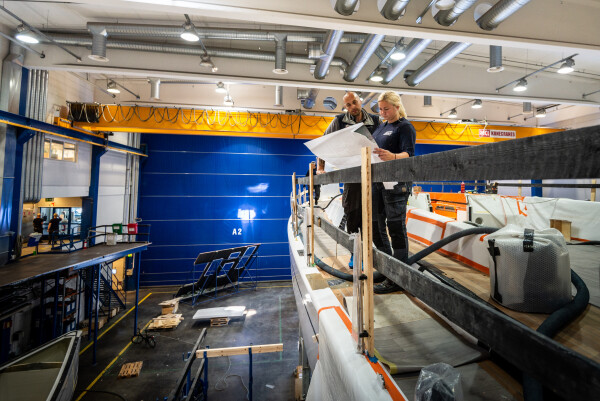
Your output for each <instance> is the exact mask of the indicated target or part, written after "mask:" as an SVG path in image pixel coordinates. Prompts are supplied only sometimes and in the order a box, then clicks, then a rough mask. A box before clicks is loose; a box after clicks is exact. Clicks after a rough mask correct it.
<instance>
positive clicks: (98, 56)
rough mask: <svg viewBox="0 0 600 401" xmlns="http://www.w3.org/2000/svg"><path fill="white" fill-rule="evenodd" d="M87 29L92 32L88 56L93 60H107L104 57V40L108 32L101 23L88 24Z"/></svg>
mask: <svg viewBox="0 0 600 401" xmlns="http://www.w3.org/2000/svg"><path fill="white" fill-rule="evenodd" d="M88 29H89V31H90V32H91V33H92V54H90V55H89V56H88V57H89V58H90V59H92V60H94V61H102V62H107V61H108V58H106V40H107V36H108V33H107V32H106V29H105V28H104V27H103V26H101V25H91V26H90V25H88Z"/></svg>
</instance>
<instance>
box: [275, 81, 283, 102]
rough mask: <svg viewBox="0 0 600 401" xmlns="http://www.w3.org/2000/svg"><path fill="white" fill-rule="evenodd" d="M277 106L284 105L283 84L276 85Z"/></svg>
mask: <svg viewBox="0 0 600 401" xmlns="http://www.w3.org/2000/svg"><path fill="white" fill-rule="evenodd" d="M274 106H275V107H283V86H281V85H276V86H275V104H274Z"/></svg>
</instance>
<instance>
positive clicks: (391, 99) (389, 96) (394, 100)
mask: <svg viewBox="0 0 600 401" xmlns="http://www.w3.org/2000/svg"><path fill="white" fill-rule="evenodd" d="M377 101H378V102H388V103H389V104H391V105H392V106H395V107H398V112H399V113H400V118H406V110H405V109H404V105H403V104H402V100H400V96H398V94H397V93H396V92H392V91H388V92H384V93H382V94H381V95H379V98H378V99H377Z"/></svg>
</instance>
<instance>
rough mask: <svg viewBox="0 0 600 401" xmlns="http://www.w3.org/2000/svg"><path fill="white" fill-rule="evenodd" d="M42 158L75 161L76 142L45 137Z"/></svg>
mask: <svg viewBox="0 0 600 401" xmlns="http://www.w3.org/2000/svg"><path fill="white" fill-rule="evenodd" d="M44 159H52V160H63V161H67V162H76V161H77V144H75V143H69V142H61V141H55V140H53V139H46V140H45V141H44Z"/></svg>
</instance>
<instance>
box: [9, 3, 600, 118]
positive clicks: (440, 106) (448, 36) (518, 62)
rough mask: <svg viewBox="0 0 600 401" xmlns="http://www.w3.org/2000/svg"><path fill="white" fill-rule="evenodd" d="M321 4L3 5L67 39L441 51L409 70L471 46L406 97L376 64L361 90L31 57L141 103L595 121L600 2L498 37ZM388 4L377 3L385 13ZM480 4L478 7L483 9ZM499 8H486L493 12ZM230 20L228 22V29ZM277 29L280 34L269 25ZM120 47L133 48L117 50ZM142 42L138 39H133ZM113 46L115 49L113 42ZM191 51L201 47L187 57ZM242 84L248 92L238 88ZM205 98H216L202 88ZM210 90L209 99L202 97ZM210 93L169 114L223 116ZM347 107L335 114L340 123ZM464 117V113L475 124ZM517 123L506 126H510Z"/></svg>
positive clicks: (470, 26)
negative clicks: (566, 64)
mask: <svg viewBox="0 0 600 401" xmlns="http://www.w3.org/2000/svg"><path fill="white" fill-rule="evenodd" d="M333 1H334V0H330V1H323V0H303V1H301V2H299V1H282V0H220V1H213V2H210V1H192V0H190V1H175V0H173V1H168V0H129V1H118V0H104V1H92V0H79V1H75V2H71V1H61V0H57V1H4V2H3V3H2V4H3V6H4V7H6V8H8V9H9V10H11V11H12V12H14V13H15V14H17V15H18V16H19V17H21V18H22V19H24V20H25V21H27V22H28V23H29V24H32V25H34V26H36V27H37V28H39V29H50V30H60V31H81V34H82V35H86V37H88V38H91V35H90V34H89V33H87V28H86V24H87V23H88V22H111V23H116V22H118V23H127V24H160V25H172V26H179V25H181V24H183V22H184V17H183V14H184V13H187V14H189V15H190V17H191V19H192V21H193V22H194V24H195V25H196V26H198V27H209V28H221V27H227V28H239V29H260V30H269V31H274V30H308V31H320V32H323V31H327V30H329V29H342V30H345V31H346V32H361V33H378V34H385V35H386V40H385V42H384V46H385V47H387V48H388V49H389V48H390V47H391V45H392V44H393V42H394V41H395V40H397V39H399V38H401V37H405V38H406V42H409V41H410V39H411V38H428V39H432V40H433V42H432V43H431V45H430V46H429V47H428V49H427V50H426V51H424V52H423V53H422V54H421V55H420V56H418V57H417V58H416V59H415V60H414V61H413V62H412V63H411V64H410V65H409V66H408V69H416V68H418V67H419V66H420V65H421V64H423V63H424V62H425V61H426V60H428V59H429V58H430V57H431V56H432V55H434V54H435V53H436V52H437V51H438V50H439V49H441V48H442V47H443V46H445V45H446V44H447V43H448V42H449V41H463V42H464V41H469V42H470V43H473V45H472V46H470V47H469V48H468V49H466V50H465V51H464V52H463V53H461V54H460V55H459V56H457V57H456V58H454V59H453V60H452V61H450V62H449V63H448V64H446V65H444V66H443V67H442V68H440V69H439V70H437V71H436V72H435V73H434V74H432V75H431V76H430V77H429V78H427V79H426V80H424V81H423V82H422V83H421V84H420V85H419V86H417V87H410V86H408V85H407V84H406V83H405V82H404V81H403V79H402V74H399V75H398V76H397V77H396V78H395V79H394V80H393V81H392V82H391V83H390V84H389V85H381V84H373V83H370V82H368V81H367V80H366V79H367V77H368V76H369V75H370V74H371V72H372V71H373V70H374V69H375V68H376V67H377V65H378V64H379V61H380V60H379V58H377V56H375V55H373V56H372V57H371V59H370V60H369V62H368V63H367V65H366V66H365V68H364V69H363V70H362V72H361V73H360V75H359V77H358V78H357V79H356V80H355V81H354V82H351V83H350V82H346V81H344V80H343V78H342V76H341V75H340V74H338V69H337V68H334V67H331V68H330V73H329V75H328V76H327V77H326V79H324V80H322V81H319V80H316V79H315V78H314V77H313V76H312V74H311V73H310V71H309V66H308V65H305V64H292V63H288V64H287V69H288V71H289V73H288V74H286V75H276V74H273V73H272V69H273V68H274V65H273V63H272V62H266V61H252V60H238V59H230V58H213V61H214V62H215V64H216V65H217V66H218V67H219V70H218V72H216V73H211V72H210V70H207V69H204V68H202V67H200V66H199V65H198V63H199V57H198V56H191V55H180V54H163V53H148V52H139V51H131V50H115V49H110V48H109V49H108V51H107V56H108V58H109V59H110V61H109V62H108V63H99V62H95V61H92V60H90V59H88V58H87V57H86V56H87V55H88V54H89V53H90V50H89V49H86V48H84V47H76V46H71V47H69V49H70V50H71V51H72V52H74V53H75V54H77V55H79V56H80V57H81V58H82V62H81V63H77V62H76V61H75V59H74V58H73V57H72V56H71V55H69V54H68V53H66V52H64V51H63V50H61V49H59V48H57V47H55V46H51V45H36V46H35V49H36V50H39V51H41V50H43V51H44V53H45V54H46V55H47V57H46V58H44V59H41V58H39V57H38V56H37V55H35V54H33V53H27V56H26V61H25V63H26V65H27V66H29V67H32V68H46V69H50V70H52V69H56V70H70V71H77V72H79V73H91V74H92V75H90V79H92V80H93V79H100V80H101V81H99V84H100V85H102V84H104V82H105V78H116V79H117V80H118V82H120V83H122V84H123V85H125V86H127V87H128V88H130V89H132V91H133V92H136V93H139V94H140V96H141V99H140V100H141V101H142V102H151V100H150V99H149V94H150V88H149V85H148V84H147V83H144V82H143V81H144V80H145V79H146V78H147V77H152V76H156V77H161V78H162V79H163V80H165V79H185V80H199V81H203V82H206V83H210V84H214V83H216V82H217V81H226V82H229V83H231V94H232V96H234V99H235V100H236V107H241V108H253V109H263V110H264V109H270V110H275V108H273V101H274V89H273V86H274V85H276V84H279V85H283V86H284V87H285V88H286V89H285V91H284V94H285V97H284V108H285V109H298V108H300V104H299V101H298V100H297V99H296V88H299V87H300V88H320V89H321V92H320V94H319V97H318V98H317V105H316V106H315V108H314V109H312V110H310V111H312V112H317V113H319V112H322V111H325V109H324V108H323V107H322V106H321V101H322V99H323V98H324V97H325V96H333V97H335V98H337V99H341V97H342V95H343V91H345V90H358V91H363V92H365V93H368V92H372V91H379V92H381V91H385V90H396V91H398V92H400V93H403V94H404V96H403V99H404V102H405V103H406V106H407V109H408V112H409V115H410V116H411V117H413V118H420V119H421V118H422V119H434V118H435V119H439V118H440V117H439V113H441V112H443V111H446V110H449V109H450V108H452V107H455V106H457V105H460V104H462V103H464V102H465V101H467V100H468V99H475V98H481V99H483V100H484V108H483V109H480V110H476V111H475V110H470V107H469V106H468V105H465V106H463V107H460V108H459V118H475V119H488V120H489V121H496V122H498V123H509V124H515V123H516V124H519V125H534V126H535V125H542V124H549V123H553V122H555V121H561V120H559V118H560V119H563V120H565V119H569V118H572V116H579V115H581V114H586V113H589V114H592V113H597V112H598V105H600V92H598V93H596V94H593V95H590V96H587V97H586V98H583V97H582V95H583V94H586V93H590V92H594V91H596V90H600V26H599V25H598V24H597V19H598V17H599V16H600V1H598V0H570V1H569V0H562V1H560V0H532V1H530V2H529V3H528V4H526V5H525V6H524V7H523V8H522V9H520V10H519V11H517V12H516V13H515V14H513V15H512V16H510V17H509V18H508V19H507V20H506V21H504V22H503V23H502V24H501V25H500V26H499V27H498V28H496V29H495V30H493V31H491V32H488V31H484V30H482V29H480V28H479V27H478V26H477V24H476V23H475V22H474V18H473V10H474V9H475V7H472V8H471V9H469V10H468V11H467V12H466V13H464V14H463V15H462V16H461V17H460V18H459V20H458V21H457V22H456V24H454V25H453V26H452V27H443V26H441V25H438V24H437V23H436V22H435V21H434V20H433V18H432V14H431V12H428V13H427V14H426V16H425V18H424V19H423V23H422V24H421V25H419V24H417V23H416V22H415V19H416V17H417V16H418V15H419V14H420V13H421V11H423V9H424V7H425V6H426V4H427V3H428V1H423V0H412V1H411V2H410V3H409V5H408V7H407V9H406V14H405V15H404V16H403V17H401V18H400V19H399V20H398V21H388V20H386V19H384V18H383V17H382V16H381V15H380V14H379V12H378V10H377V4H376V3H377V2H375V1H374V0H371V1H366V0H363V1H362V2H360V3H359V8H358V11H357V12H356V13H355V14H354V15H352V16H349V17H344V16H341V15H339V14H337V13H336V12H335V11H334V10H333V7H332V2H333ZM382 1H383V0H379V2H378V3H379V5H380V6H381V4H382ZM483 2H484V1H482V0H481V1H478V2H477V3H476V5H475V6H479V5H480V4H481V3H483ZM494 2H495V0H493V1H490V3H492V4H493V3H494ZM224 16H227V18H224ZM273 22H276V24H273ZM0 25H1V26H0V28H3V30H4V31H5V32H6V31H10V30H14V28H15V27H16V25H17V22H16V21H15V20H14V19H13V18H12V17H10V16H9V15H7V14H5V13H4V12H2V11H0ZM119 40H125V39H124V38H119ZM137 40H139V39H137ZM146 40H147V41H153V42H157V43H173V44H177V45H185V44H186V43H185V42H184V41H183V40H179V39H177V40H170V41H166V40H164V39H162V38H161V39H160V40H157V39H156V38H147V39H146ZM108 41H109V43H110V41H111V38H110V37H109V38H108ZM204 43H205V45H206V46H207V47H208V48H211V47H220V48H233V49H250V50H261V51H269V52H274V48H275V45H274V43H271V42H256V41H231V40H205V41H204ZM490 44H493V45H501V46H503V62H504V66H505V70H504V71H503V72H501V73H495V74H492V73H488V72H487V71H486V68H487V67H488V64H489V58H488V56H489V45H490ZM191 46H198V45H197V44H196V45H191ZM359 47H360V45H359V44H340V46H339V47H338V51H337V53H336V57H342V58H344V59H346V60H347V61H348V62H349V63H350V62H351V61H352V59H353V58H354V55H355V54H356V52H357V50H358V48H359ZM306 48H307V46H306V44H305V43H288V44H287V53H288V54H298V55H306V54H307V50H306ZM574 53H578V56H576V57H575V62H576V64H575V69H576V71H575V72H574V73H572V74H569V75H560V74H557V73H556V72H555V71H556V68H553V69H550V70H548V71H546V72H541V73H538V74H536V75H534V76H532V77H531V78H528V81H529V89H528V91H527V92H524V93H520V94H518V93H516V92H513V91H512V87H507V88H505V89H502V90H500V91H496V88H498V87H500V86H502V85H504V84H506V83H508V82H510V81H513V80H515V79H517V78H520V77H522V76H524V75H526V74H528V73H530V72H532V71H534V70H537V69H539V68H541V67H542V66H545V65H548V64H551V63H554V62H556V61H558V60H560V59H562V58H564V57H567V56H570V55H571V54H574ZM241 84H246V85H241ZM204 86H205V87H206V88H209V87H210V86H208V85H204ZM206 88H204V89H206ZM213 92H214V91H213V90H212V89H211V90H201V91H199V90H198V85H195V86H194V87H192V85H162V87H161V100H160V101H159V103H161V104H186V105H188V104H189V105H191V106H197V107H219V103H220V98H219V96H222V95H218V96H217V95H215V94H214V93H213ZM424 94H427V95H433V96H434V107H433V108H423V105H422V102H423V101H422V95H424ZM97 95H98V100H99V101H106V102H127V101H131V100H134V98H133V97H132V96H131V95H129V94H127V93H122V94H121V95H118V97H117V98H115V99H111V98H109V97H107V96H106V95H104V94H103V93H102V92H100V91H98V92H97ZM523 101H532V102H533V104H534V107H545V106H548V105H554V104H558V105H560V106H558V107H552V108H550V109H549V110H548V111H549V112H550V113H549V114H548V117H546V118H545V119H543V120H542V119H539V120H538V119H535V118H527V119H526V120H525V119H524V117H526V116H518V114H520V113H521V111H522V102H523ZM340 109H341V107H338V109H337V111H338V112H339V110H340ZM463 110H464V114H465V115H468V116H467V117H463V116H462V115H461V114H462V112H461V111H463ZM467 111H468V112H467ZM509 116H516V117H513V118H512V119H510V120H508V119H507V117H509Z"/></svg>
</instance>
